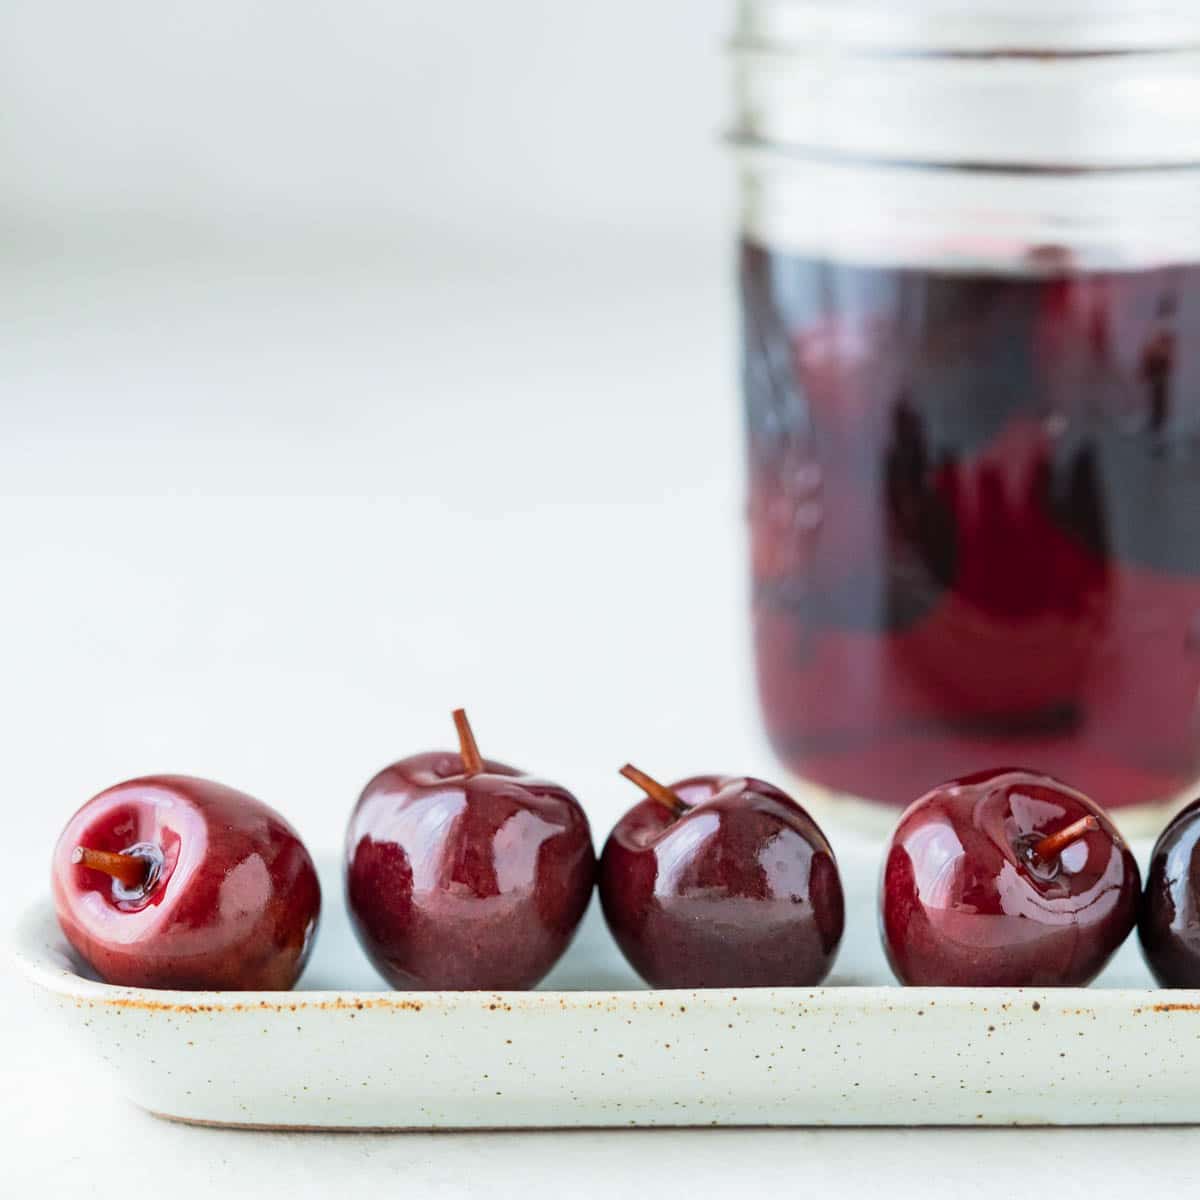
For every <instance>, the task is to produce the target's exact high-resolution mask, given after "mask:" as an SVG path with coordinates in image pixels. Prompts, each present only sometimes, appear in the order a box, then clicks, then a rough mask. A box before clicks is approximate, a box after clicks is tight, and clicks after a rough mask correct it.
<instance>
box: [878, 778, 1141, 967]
mask: <svg viewBox="0 0 1200 1200" xmlns="http://www.w3.org/2000/svg"><path fill="white" fill-rule="evenodd" d="M1139 891H1140V879H1139V876H1138V869H1137V863H1136V862H1135V861H1134V858H1133V855H1132V854H1131V853H1130V852H1129V848H1128V847H1127V846H1126V845H1125V842H1124V841H1123V840H1122V838H1121V835H1120V834H1119V833H1118V832H1117V830H1116V827H1115V826H1114V825H1113V824H1112V822H1111V821H1110V820H1109V819H1108V817H1107V816H1106V815H1105V814H1104V812H1103V811H1102V810H1101V808H1100V807H1099V805H1097V804H1094V803H1093V802H1092V801H1091V800H1089V799H1088V798H1087V797H1086V796H1084V795H1083V794H1082V793H1081V792H1077V791H1075V790H1074V788H1070V787H1067V786H1066V785H1065V784H1063V783H1059V782H1058V781H1057V780H1055V779H1051V778H1050V777H1049V776H1046V775H1040V774H1036V773H1034V772H1031V771H1021V770H1012V769H1006V770H1001V771H990V772H984V773H981V774H978V775H971V776H967V777H966V778H964V779H958V780H955V781H953V782H951V783H947V784H943V785H942V786H941V787H937V788H934V789H933V791H931V792H928V793H926V794H925V795H924V796H922V797H921V798H920V799H919V800H917V801H916V802H915V803H914V804H912V805H911V806H910V807H909V808H908V809H907V810H906V811H905V812H904V814H903V815H902V816H901V818H900V823H899V825H898V826H897V827H896V831H895V833H894V834H893V835H892V839H891V841H890V843H889V845H888V847H887V851H886V854H885V858H884V868H883V879H882V884H881V895H880V905H881V919H882V921H881V924H882V934H883V944H884V949H885V950H886V952H887V956H888V961H889V962H890V963H891V966H892V970H893V971H894V972H895V974H896V977H897V978H898V979H899V980H900V981H901V982H902V983H906V984H915V985H920V986H937V987H1035V986H1043V987H1045V986H1051V987H1052V986H1064V987H1078V986H1082V985H1084V984H1086V983H1088V982H1090V981H1091V980H1092V979H1093V978H1094V977H1095V976H1096V975H1097V974H1098V973H1099V971H1100V970H1101V968H1102V967H1103V966H1104V964H1105V963H1106V962H1107V961H1108V960H1109V958H1110V957H1111V956H1112V954H1113V952H1114V951H1115V950H1116V949H1117V948H1118V947H1119V946H1120V945H1121V943H1122V942H1123V941H1124V940H1125V938H1126V937H1127V936H1128V934H1129V931H1130V930H1131V929H1132V928H1133V925H1134V921H1135V919H1136V915H1137V901H1138V893H1139Z"/></svg>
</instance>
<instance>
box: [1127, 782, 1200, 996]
mask: <svg viewBox="0 0 1200 1200" xmlns="http://www.w3.org/2000/svg"><path fill="white" fill-rule="evenodd" d="M1138 937H1139V938H1140V939H1141V943H1142V955H1143V956H1144V957H1145V959H1146V963H1147V965H1148V966H1149V968H1150V970H1151V972H1152V973H1153V975H1154V978H1155V979H1156V980H1158V983H1159V985H1160V986H1161V987H1186V988H1195V987H1200V800H1194V801H1192V803H1191V804H1189V805H1188V806H1187V807H1186V808H1185V809H1182V810H1181V811H1180V812H1178V813H1176V815H1175V817H1174V819H1173V820H1171V822H1170V823H1169V824H1168V825H1167V827H1166V829H1164V830H1163V831H1162V833H1161V834H1160V835H1159V839H1158V841H1157V842H1155V844H1154V850H1153V852H1152V853H1151V855H1150V872H1149V874H1148V875H1147V877H1146V892H1145V895H1144V896H1143V897H1142V911H1141V915H1140V917H1139V920H1138Z"/></svg>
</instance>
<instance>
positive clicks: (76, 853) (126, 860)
mask: <svg viewBox="0 0 1200 1200" xmlns="http://www.w3.org/2000/svg"><path fill="white" fill-rule="evenodd" d="M71 861H72V862H73V863H77V864H78V865H79V866H81V867H89V868H91V870H93V871H103V872H104V874H105V875H111V876H112V877H113V878H114V879H119V880H120V881H121V882H122V883H123V884H124V885H125V886H126V887H127V888H139V887H141V886H142V884H144V883H145V882H146V878H147V876H148V875H149V874H150V864H149V863H148V862H147V861H146V859H144V858H142V856H141V855H140V854H114V853H113V852H112V851H111V850H88V849H87V848H86V847H85V846H76V847H75V849H74V850H72V851H71Z"/></svg>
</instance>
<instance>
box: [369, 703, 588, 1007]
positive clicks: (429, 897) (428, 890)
mask: <svg viewBox="0 0 1200 1200" xmlns="http://www.w3.org/2000/svg"><path fill="white" fill-rule="evenodd" d="M454 719H455V724H456V725H457V727H458V734H459V741H460V750H459V752H458V753H453V752H434V753H429V754H416V755H413V756H412V757H411V758H405V759H401V760H400V761H399V762H397V763H393V764H392V765H391V766H390V767H385V768H384V770H382V771H380V772H379V774H378V775H376V776H375V778H374V779H372V780H371V782H370V783H368V784H367V786H366V788H365V790H364V791H363V793H362V796H361V797H360V798H359V801H358V804H357V805H356V806H355V809H354V813H353V815H352V816H351V818H350V826H349V828H348V830H347V833H346V898H347V902H348V904H349V907H350V914H351V917H352V919H353V923H354V928H355V931H356V933H357V934H358V939H359V941H360V942H361V944H362V946H363V949H364V950H365V951H366V952H367V955H368V957H369V958H370V959H371V961H372V962H373V963H374V964H375V966H376V968H377V969H378V970H379V972H380V974H381V975H383V976H384V978H385V979H387V980H388V982H390V983H391V984H392V986H393V987H398V988H444V989H467V990H469V989H485V990H488V991H502V990H506V989H520V988H529V987H532V986H533V985H534V984H535V983H537V982H538V980H539V979H541V978H542V976H543V975H545V974H546V972H547V971H549V970H550V968H551V967H552V966H553V965H554V963H555V962H556V961H557V959H558V958H559V956H560V955H561V954H562V953H563V951H564V950H565V949H566V948H567V945H568V943H569V942H570V941H571V938H572V937H573V935H574V933H575V929H576V927H577V926H578V924H579V921H580V918H581V917H582V916H583V914H584V911H585V909H586V908H587V905H588V900H589V899H590V897H591V894H592V886H593V883H594V881H595V873H596V857H595V853H594V852H593V850H592V838H591V832H590V830H589V828H588V822H587V817H586V816H585V815H584V812H583V809H582V808H580V806H579V802H578V801H577V800H576V799H575V797H574V796H572V795H571V793H570V792H568V791H567V790H566V788H563V787H559V785H558V784H555V783H548V782H546V781H545V780H542V779H537V778H535V777H533V776H530V775H525V774H523V773H522V772H520V771H517V770H514V769H513V768H512V767H506V766H504V765H503V764H502V763H498V762H493V761H492V760H490V759H484V758H482V757H481V756H480V754H479V749H478V747H477V746H476V744H475V739H474V736H473V735H472V733H471V729H470V726H469V725H468V723H467V719H466V716H465V714H464V713H463V712H462V711H461V710H459V711H457V712H456V713H455V714H454Z"/></svg>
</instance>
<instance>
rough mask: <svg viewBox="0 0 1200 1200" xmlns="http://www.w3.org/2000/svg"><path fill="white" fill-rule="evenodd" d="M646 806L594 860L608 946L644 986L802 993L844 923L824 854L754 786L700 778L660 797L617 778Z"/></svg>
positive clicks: (787, 809) (784, 801) (790, 809)
mask: <svg viewBox="0 0 1200 1200" xmlns="http://www.w3.org/2000/svg"><path fill="white" fill-rule="evenodd" d="M621 773H622V774H623V775H625V776H626V777H627V778H628V779H630V780H632V781H633V782H634V783H636V784H638V786H639V787H641V788H642V790H643V791H645V792H646V794H647V796H648V797H649V799H646V800H643V801H642V802H641V803H640V804H637V805H635V806H634V807H633V808H632V809H630V810H629V812H627V813H626V814H625V815H624V816H623V817H622V818H621V820H620V821H618V822H617V825H616V827H615V828H614V829H613V831H612V833H611V835H610V836H609V839H608V842H607V844H606V845H605V847H604V853H603V854H602V856H601V859H600V902H601V904H602V905H603V907H604V916H605V919H606V920H607V922H608V927H609V929H610V930H611V931H612V934H613V937H614V938H615V939H616V941H617V944H618V945H619V946H620V947H621V950H622V952H623V953H624V955H625V957H626V958H627V959H628V960H629V962H630V964H631V965H632V966H633V968H634V970H636V971H637V973H638V974H639V975H641V977H642V978H643V979H645V980H646V982H647V983H649V984H650V985H651V986H652V987H663V988H671V987H675V988H701V987H803V986H810V985H812V984H816V983H819V982H820V981H821V980H822V979H824V978H825V976H826V975H827V974H828V973H829V968H830V967H831V966H832V965H833V959H834V956H835V955H836V953H837V948H838V943H839V942H840V941H841V937H842V928H843V924H844V901H843V897H842V884H841V879H840V878H839V875H838V869H837V864H836V862H835V860H834V857H833V851H832V850H831V849H830V846H829V843H828V842H827V841H826V840H825V835H824V834H823V833H822V832H821V830H820V829H819V828H818V827H817V824H816V822H815V821H814V820H813V819H812V818H811V817H810V816H809V815H808V813H806V812H805V811H804V809H803V808H801V807H800V805H798V804H797V803H796V802H795V801H794V800H793V799H792V798H791V797H790V796H788V795H787V794H786V793H785V792H782V791H780V789H779V788H777V787H774V786H773V785H772V784H769V783H764V782H763V781H762V780H761V779H748V778H743V777H739V776H732V777H725V776H719V775H698V776H695V777H693V778H691V779H684V780H682V781H680V782H679V783H676V784H672V785H671V786H670V787H665V786H664V785H662V784H661V783H658V782H657V781H655V780H654V779H651V778H650V777H649V776H648V775H645V774H643V773H642V772H641V771H638V770H637V769H636V768H635V767H630V766H627V767H625V768H624V769H623V770H622V772H621Z"/></svg>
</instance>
